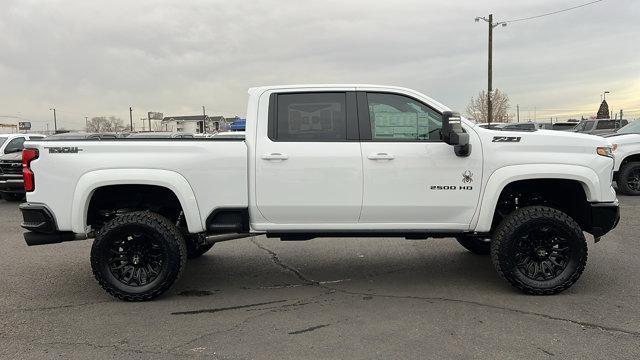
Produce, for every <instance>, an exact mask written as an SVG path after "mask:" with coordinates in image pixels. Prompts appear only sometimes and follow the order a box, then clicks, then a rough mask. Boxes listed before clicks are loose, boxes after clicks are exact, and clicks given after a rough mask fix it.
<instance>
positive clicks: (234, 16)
mask: <svg viewBox="0 0 640 360" xmlns="http://www.w3.org/2000/svg"><path fill="white" fill-rule="evenodd" d="M572 5H575V1H562V2H557V1H551V0H545V1H518V2H517V3H516V2H512V1H506V0H502V1H497V0H496V1H486V2H479V1H472V0H465V1H459V2H441V1H417V0H398V1H395V2H374V1H349V2H346V1H334V0H328V1H305V0H299V1H293V0H289V1H283V0H280V1H276V0H271V1H266V0H262V1H250V2H249V1H235V2H229V1H189V2H186V1H177V0H176V1H169V0H163V1H152V0H146V1H135V2H132V1H109V2H89V1H44V0H42V1H17V0H16V1H12V0H10V1H8V3H7V4H5V5H4V6H3V10H4V12H3V13H2V14H0V48H1V49H2V52H1V53H0V78H1V79H3V82H4V83H5V84H8V86H3V87H2V88H1V89H0V109H1V110H0V115H16V114H20V116H22V117H25V118H29V119H32V120H33V121H34V122H35V125H36V126H43V125H44V122H45V121H49V120H50V118H51V114H50V111H49V110H48V109H49V108H50V107H52V106H55V107H56V108H58V109H59V110H60V112H59V115H60V116H59V118H60V120H61V123H62V124H63V126H64V124H65V123H66V124H68V125H66V126H67V127H80V126H81V125H82V124H83V123H84V116H85V115H86V116H90V117H91V116H99V115H114V116H118V117H121V118H123V119H127V118H128V107H129V106H133V107H134V111H135V116H136V118H140V117H142V116H144V114H146V112H147V111H162V112H164V113H166V114H191V113H199V112H200V111H201V110H200V106H201V105H206V107H207V109H208V113H210V114H219V113H222V114H226V115H234V114H238V115H244V111H245V109H244V107H245V101H246V88H248V87H250V86H256V85H264V84H282V83H309V82H311V83H350V82H360V83H381V84H390V85H401V86H406V87H411V88H415V89H416V90H419V91H422V92H425V93H426V94H428V95H430V96H432V97H434V98H436V99H438V100H440V101H441V102H443V103H446V104H448V105H450V106H451V107H453V108H457V109H464V107H465V105H466V103H467V101H468V99H469V98H470V97H471V96H473V95H475V94H476V93H477V91H479V90H480V89H482V88H484V87H485V86H486V41H487V39H486V23H483V22H481V23H475V22H474V21H473V18H474V17H475V16H478V15H486V13H487V12H488V11H489V9H491V10H493V12H494V13H495V14H496V18H497V19H498V20H504V19H509V18H517V17H522V16H528V15H535V14H539V13H543V12H547V11H552V10H556V9H558V8H559V7H568V6H572ZM639 12H640V5H639V4H638V2H637V1H632V0H626V1H624V0H606V1H604V2H602V3H598V4H595V5H592V6H590V7H585V8H582V9H578V10H575V11H572V12H567V13H563V14H558V15H555V16H553V17H546V18H541V19H537V20H535V21H528V22H520V23H513V24H510V25H509V26H507V27H506V28H498V29H496V30H495V45H494V46H495V48H494V51H495V53H494V55H495V59H494V86H495V87H498V88H500V89H502V90H504V91H505V92H507V93H508V94H509V95H510V96H511V99H512V102H513V103H514V104H515V103H519V104H521V106H523V107H538V108H541V109H545V108H549V109H552V108H554V109H555V108H560V109H569V108H574V107H576V106H580V107H593V108H594V110H593V111H595V109H596V108H597V102H598V100H599V99H598V94H599V93H600V92H601V91H603V90H605V89H606V90H610V91H611V92H612V94H611V96H610V98H609V99H610V101H609V102H610V104H611V106H612V107H613V108H616V107H626V108H638V109H640V103H639V102H638V101H640V100H638V99H639V96H638V88H637V86H636V87H634V86H633V84H637V83H638V80H640V74H639V72H638V69H639V66H638V65H640V63H639V62H640V60H638V59H639V57H638V55H640V51H639V50H640V49H639V48H638V46H639V45H637V41H636V40H637V38H638V35H639V34H640V25H638V22H637V21H636V20H635V19H634V16H635V15H634V14H638V13H639ZM622 89H624V91H623V90H622ZM617 90H620V91H617ZM616 93H619V94H620V97H619V98H616ZM623 96H624V98H622V97H623ZM541 114H542V113H541ZM639 115H640V114H639ZM0 121H4V120H1V119H0ZM38 124H40V125H38Z"/></svg>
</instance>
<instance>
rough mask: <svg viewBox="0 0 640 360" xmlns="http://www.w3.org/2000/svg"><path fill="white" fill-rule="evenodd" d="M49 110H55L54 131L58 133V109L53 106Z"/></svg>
mask: <svg viewBox="0 0 640 360" xmlns="http://www.w3.org/2000/svg"><path fill="white" fill-rule="evenodd" d="M49 110H53V132H54V133H58V119H57V118H56V109H55V108H51V109H49Z"/></svg>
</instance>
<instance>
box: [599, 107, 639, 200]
mask: <svg viewBox="0 0 640 360" xmlns="http://www.w3.org/2000/svg"><path fill="white" fill-rule="evenodd" d="M605 137H606V138H607V140H609V141H610V142H611V143H612V144H613V145H612V147H613V153H614V154H615V159H616V163H615V166H614V167H613V180H615V182H616V184H617V185H618V191H620V192H621V193H623V194H626V195H635V196H638V195H640V121H638V120H636V121H633V122H630V123H629V124H628V125H627V126H625V127H623V128H621V129H620V130H618V131H617V132H615V133H613V134H610V135H606V136H605Z"/></svg>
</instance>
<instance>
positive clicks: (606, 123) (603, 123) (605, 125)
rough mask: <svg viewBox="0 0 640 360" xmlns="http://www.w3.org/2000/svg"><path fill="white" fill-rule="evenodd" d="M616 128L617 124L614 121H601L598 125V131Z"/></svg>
mask: <svg viewBox="0 0 640 360" xmlns="http://www.w3.org/2000/svg"><path fill="white" fill-rule="evenodd" d="M615 127H616V123H615V121H614V120H600V121H598V123H597V124H596V130H599V129H614V128H615Z"/></svg>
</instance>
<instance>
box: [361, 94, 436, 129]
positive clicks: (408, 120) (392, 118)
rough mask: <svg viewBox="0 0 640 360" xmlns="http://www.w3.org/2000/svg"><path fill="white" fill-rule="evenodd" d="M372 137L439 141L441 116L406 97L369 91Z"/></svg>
mask: <svg viewBox="0 0 640 360" xmlns="http://www.w3.org/2000/svg"><path fill="white" fill-rule="evenodd" d="M367 99H368V102H369V118H370V121H371V134H372V138H373V140H389V141H416V140H425V141H440V129H441V128H442V115H440V114H439V113H438V112H436V111H435V110H433V109H431V108H429V107H428V106H426V105H424V104H422V103H420V102H418V101H416V100H413V99H411V98H409V97H406V96H402V95H396V94H382V93H368V94H367Z"/></svg>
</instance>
